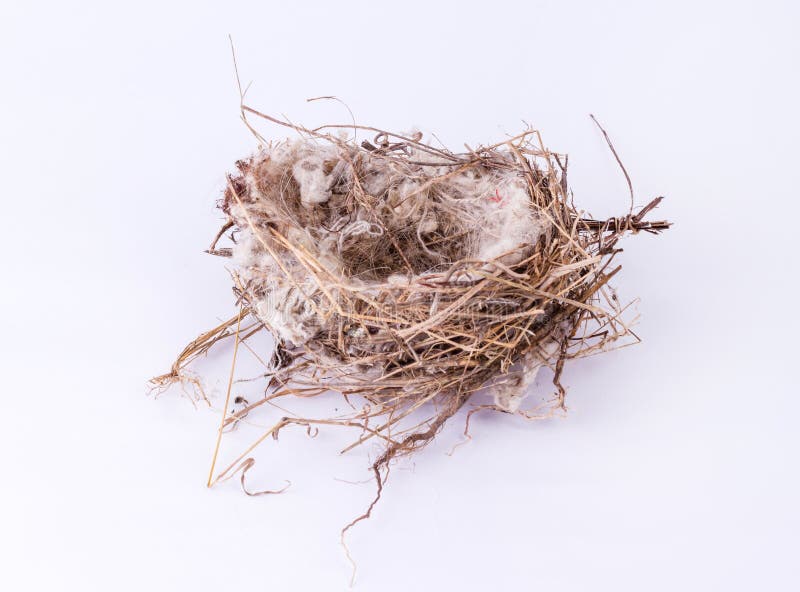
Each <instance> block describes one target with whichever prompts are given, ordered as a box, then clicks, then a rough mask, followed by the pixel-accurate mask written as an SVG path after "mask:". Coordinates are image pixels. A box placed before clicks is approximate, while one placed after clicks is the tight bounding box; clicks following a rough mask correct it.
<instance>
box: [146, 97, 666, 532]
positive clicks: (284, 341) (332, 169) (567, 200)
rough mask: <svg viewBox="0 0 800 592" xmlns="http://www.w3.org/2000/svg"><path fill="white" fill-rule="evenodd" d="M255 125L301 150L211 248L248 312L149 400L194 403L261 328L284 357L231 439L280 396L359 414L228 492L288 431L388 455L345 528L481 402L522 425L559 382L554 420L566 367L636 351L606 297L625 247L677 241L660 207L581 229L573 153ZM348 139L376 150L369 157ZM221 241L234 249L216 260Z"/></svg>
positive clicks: (238, 180)
mask: <svg viewBox="0 0 800 592" xmlns="http://www.w3.org/2000/svg"><path fill="white" fill-rule="evenodd" d="M243 112H248V113H251V114H255V115H257V116H259V117H262V118H264V119H267V120H269V121H271V122H273V123H278V124H280V125H284V126H286V127H289V128H291V129H292V130H294V131H295V132H298V136H299V137H298V139H293V140H285V141H283V142H279V143H267V142H264V143H263V144H262V146H261V149H260V150H259V151H258V152H257V153H256V154H255V155H253V156H252V157H250V158H248V159H246V160H242V161H239V162H238V163H237V168H238V173H237V174H234V175H231V176H229V178H228V184H227V188H226V190H225V194H224V197H223V199H222V200H221V203H220V207H221V209H222V211H223V212H224V213H225V214H226V216H227V222H226V223H225V225H224V226H223V227H222V229H221V230H220V232H219V233H218V235H217V236H216V237H215V239H214V241H213V243H212V245H211V247H210V249H209V252H210V253H212V254H215V255H219V256H222V257H228V258H231V260H232V262H233V264H234V271H233V272H232V276H233V281H234V292H235V294H236V297H237V303H238V304H239V305H240V312H239V313H238V314H237V315H235V316H233V317H232V318H230V319H228V320H227V321H225V322H223V323H221V324H220V325H218V326H217V327H215V328H213V329H211V330H210V331H208V332H206V333H204V334H202V335H200V336H199V337H198V338H197V339H195V340H194V341H193V342H191V343H190V344H189V345H188V346H187V347H186V348H185V349H184V351H183V352H182V353H181V354H180V355H179V356H178V358H177V360H176V361H175V363H174V364H173V366H172V368H171V371H170V372H169V373H167V374H165V375H162V376H159V377H157V378H154V379H153V384H154V385H155V386H156V387H157V388H166V387H167V386H169V385H171V384H173V383H176V382H181V383H186V382H190V383H192V384H194V386H196V387H198V388H199V387H200V383H199V381H198V379H197V378H195V377H193V376H192V375H190V374H187V372H186V367H187V366H188V365H189V364H190V363H191V362H192V361H193V360H195V359H196V358H197V357H198V356H201V355H204V354H205V353H206V352H207V351H208V350H209V349H210V348H211V347H212V346H214V345H215V344H217V343H219V342H221V341H228V342H231V341H232V342H234V344H235V347H238V344H239V343H241V342H243V341H246V340H247V339H248V338H250V337H252V335H254V334H255V333H257V332H259V331H262V330H265V329H266V330H267V331H269V332H270V333H271V334H272V335H273V336H274V338H275V343H276V346H275V349H274V351H273V354H272V358H271V362H270V368H269V372H268V374H267V375H266V378H265V380H266V385H265V394H264V398H263V399H261V400H258V401H256V402H253V403H249V404H248V405H246V406H245V407H244V408H241V409H239V410H237V411H235V412H228V405H227V403H226V409H225V411H226V413H225V415H224V418H223V423H222V427H221V431H222V429H223V428H226V427H230V426H232V425H234V424H235V423H236V422H237V421H239V420H240V419H241V418H242V417H244V416H245V415H246V414H247V413H249V412H250V411H252V410H253V409H255V408H256V407H259V406H261V405H263V404H265V403H267V402H270V401H275V400H276V399H279V398H281V397H316V396H319V395H324V394H326V393H338V394H339V395H341V396H342V397H344V399H345V400H346V401H347V402H348V404H350V409H351V410H352V412H351V413H349V414H346V415H343V416H337V417H332V418H327V419H312V418H308V419H304V418H297V417H284V418H282V419H280V421H278V422H276V423H275V425H274V426H272V427H271V428H270V429H269V430H268V431H267V432H265V433H264V434H263V435H262V437H261V438H259V440H258V441H257V442H255V443H254V444H253V445H252V446H251V447H250V448H249V449H248V450H246V451H245V452H244V453H243V454H241V455H240V456H239V458H237V459H236V460H235V461H234V462H233V463H231V464H230V465H229V466H228V467H227V468H226V469H224V470H223V471H222V472H221V473H220V474H219V475H217V477H216V479H215V481H219V480H220V479H225V478H228V477H230V476H231V475H233V474H235V473H236V472H237V471H241V479H242V484H243V486H244V474H245V473H246V472H247V470H248V469H249V468H250V467H251V466H252V464H253V460H252V458H249V457H248V455H249V454H250V452H251V451H252V450H253V449H254V448H255V447H256V446H257V445H258V444H260V443H261V442H262V441H264V440H265V439H266V438H268V437H269V436H273V437H277V435H278V432H279V431H280V430H281V429H282V428H283V427H285V426H287V425H291V424H295V425H302V426H305V427H306V428H307V429H309V430H311V429H312V426H313V427H316V426H320V425H326V426H327V425H330V426H334V425H335V426H345V427H350V428H355V429H357V430H358V431H359V433H360V435H359V437H358V438H357V440H356V441H355V442H354V443H353V444H352V445H351V446H350V447H348V448H347V449H350V448H352V447H354V446H356V445H359V444H362V443H364V442H366V441H369V440H377V441H379V442H381V443H382V453H381V454H380V456H378V457H377V459H376V460H375V461H374V463H373V464H372V471H373V473H374V475H375V478H376V480H377V484H378V495H377V497H376V498H375V501H373V503H372V504H371V505H370V507H369V509H368V510H367V512H365V514H364V515H362V516H360V517H359V518H357V519H356V520H354V521H353V522H352V523H351V524H350V525H348V527H346V528H345V530H347V528H349V527H350V526H352V524H355V523H356V522H357V521H358V520H361V519H363V518H366V517H368V516H369V515H370V512H371V510H372V507H373V506H374V504H375V502H376V501H377V500H378V498H379V497H380V493H381V489H382V486H383V478H382V472H383V471H384V469H388V466H389V463H390V461H392V459H395V458H397V457H399V456H401V455H407V454H409V453H411V452H413V451H414V450H416V449H418V448H420V447H422V446H424V445H425V444H426V443H428V442H430V440H431V439H432V438H433V437H434V436H435V435H436V434H437V433H438V432H439V430H440V429H441V428H442V426H443V425H444V424H445V422H446V421H447V420H448V419H449V418H450V417H452V416H453V415H454V414H455V413H456V412H457V411H458V410H459V409H461V408H462V407H463V406H464V405H465V404H466V403H467V401H469V399H470V398H471V397H472V396H473V395H474V394H475V393H476V392H478V391H482V392H486V393H488V394H489V395H491V396H492V397H493V401H494V402H493V404H491V405H483V406H481V407H480V408H491V409H494V410H497V411H503V412H508V413H517V414H520V415H523V416H525V414H526V412H525V411H523V410H521V409H520V403H521V402H522V400H523V398H524V396H525V394H526V391H527V390H528V387H529V386H530V385H531V384H532V383H533V379H534V378H535V376H536V373H537V372H538V370H539V369H540V368H541V367H543V366H549V367H551V368H553V370H554V384H555V386H556V393H555V396H554V398H553V400H552V407H553V408H563V407H564V397H565V390H564V388H563V386H562V385H561V374H562V370H563V367H564V364H565V362H566V361H567V360H571V359H574V358H578V357H581V356H586V355H590V354H593V353H596V352H600V351H603V350H607V349H609V348H610V347H612V345H613V344H614V342H616V341H618V340H619V339H621V338H623V337H627V336H632V337H633V338H634V339H635V336H634V335H633V334H632V333H631V331H630V329H629V328H628V326H627V325H626V323H625V321H624V320H623V318H622V313H623V311H624V309H625V307H624V306H622V305H621V304H620V303H619V302H618V300H617V298H616V295H615V294H614V292H613V290H612V289H611V288H610V287H609V285H608V282H609V280H610V279H611V278H612V277H613V276H614V275H615V274H616V273H617V272H618V271H619V269H620V267H619V266H618V265H617V266H614V265H612V262H613V261H614V258H615V255H616V254H617V253H618V252H619V251H620V249H619V248H618V241H619V239H620V238H622V237H623V236H624V235H626V234H628V233H634V234H635V233H638V232H640V231H644V232H648V233H653V234H656V233H658V232H660V231H662V230H664V229H666V228H668V227H669V223H667V222H648V221H645V216H646V215H647V214H648V213H649V212H650V211H651V210H652V209H653V208H655V207H656V206H657V205H658V203H659V202H660V201H661V198H657V199H655V200H653V201H652V202H650V203H649V204H648V205H647V206H645V207H644V208H642V209H640V210H639V211H638V212H637V213H634V212H633V208H631V211H630V212H629V213H628V214H626V215H624V216H622V217H619V218H610V219H605V220H595V219H591V218H589V217H586V216H585V215H583V214H582V213H581V212H580V211H579V210H577V209H576V208H575V207H574V205H573V203H572V199H571V196H570V195H569V192H568V188H567V170H566V164H567V160H566V157H564V156H562V155H558V154H555V153H552V152H550V151H548V150H547V149H546V148H545V147H544V146H543V144H542V142H541V138H540V136H539V134H538V132H536V131H533V130H527V131H525V132H524V133H521V134H519V135H517V136H515V137H512V138H509V139H507V140H505V141H503V142H501V143H499V144H495V145H492V146H487V147H479V148H476V149H470V150H469V151H467V152H464V153H453V152H450V151H448V150H445V149H441V148H436V147H433V146H431V145H429V144H426V143H424V142H423V141H422V137H421V134H412V135H402V134H395V133H391V132H387V131H383V130H379V129H376V128H369V127H364V126H324V127H322V128H317V129H313V130H312V129H307V128H304V127H302V126H297V125H293V124H288V123H285V122H282V121H280V120H277V119H275V118H272V117H270V116H268V115H265V114H262V113H259V112H257V111H255V110H253V109H250V108H248V107H243ZM344 128H349V129H350V130H354V131H357V132H360V133H362V134H363V133H368V134H370V136H374V137H371V139H370V140H369V141H363V142H361V143H356V142H354V141H353V140H349V139H347V138H346V137H345V136H344V135H343V134H342V129H344ZM612 150H613V147H612ZM615 155H616V153H615ZM229 231H230V232H229ZM226 233H229V236H230V239H231V241H232V245H231V246H230V247H224V248H220V247H218V246H217V245H218V242H219V241H220V239H221V238H222V237H223V236H225V235H226ZM198 392H199V396H201V397H203V398H204V397H205V395H204V394H203V393H202V389H201V388H199V391H198ZM356 400H359V401H361V402H363V405H362V406H360V407H358V406H356V405H355V404H354V401H356ZM476 409H477V408H476ZM418 410H429V411H430V413H429V416H428V417H427V418H426V419H425V421H423V422H422V423H416V424H415V425H413V426H410V427H408V426H405V425H404V424H401V422H402V421H403V420H404V419H405V418H407V417H409V416H411V415H412V414H414V413H416V412H418ZM401 426H402V427H401ZM347 449H346V450H347ZM245 491H247V490H246V489H245Z"/></svg>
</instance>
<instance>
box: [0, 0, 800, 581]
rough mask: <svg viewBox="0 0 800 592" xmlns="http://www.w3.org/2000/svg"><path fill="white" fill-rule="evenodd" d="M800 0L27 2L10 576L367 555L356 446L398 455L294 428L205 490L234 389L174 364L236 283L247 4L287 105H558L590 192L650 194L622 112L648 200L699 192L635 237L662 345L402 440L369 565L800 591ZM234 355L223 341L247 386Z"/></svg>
mask: <svg viewBox="0 0 800 592" xmlns="http://www.w3.org/2000/svg"><path fill="white" fill-rule="evenodd" d="M799 18H800V11H798V9H797V8H796V4H795V3H793V2H789V1H786V2H764V1H759V2H752V3H749V2H742V1H739V0H729V1H726V2H718V3H717V2H698V1H691V2H678V1H670V2H661V3H646V2H581V3H577V2H555V1H554V2H540V1H536V2H534V1H531V2H516V3H515V2H503V1H500V0H494V1H490V2H488V1H487V2H480V3H470V2H458V3H456V2H452V3H436V2H432V1H428V2H419V3H416V2H408V1H402V2H371V3H366V4H364V5H359V6H356V5H354V4H350V3H347V2H309V1H306V2H295V3H290V2H280V3H272V2H253V3H251V4H249V5H247V4H240V3H235V2H224V3H222V2H221V3H219V4H218V5H217V6H212V5H210V4H209V3H205V2H191V3H186V4H170V3H165V2H145V1H141V2H135V3H129V4H127V5H123V4H121V3H111V2H96V3H87V2H52V3H36V2H9V1H8V0H5V1H4V2H3V3H2V8H0V76H2V78H0V137H1V138H2V139H0V172H2V176H0V198H1V199H2V247H1V248H0V253H2V255H0V256H1V257H2V268H1V273H2V290H0V311H2V312H1V313H0V314H1V315H2V316H1V317H0V322H1V323H2V324H1V325H0V328H1V329H2V340H0V366H1V367H2V386H1V387H0V388H2V416H1V417H2V425H1V426H0V446H1V447H0V450H1V451H2V453H1V454H0V459H2V467H0V481H2V484H1V486H0V498H1V499H0V516H1V517H2V523H1V524H0V545H2V547H3V548H2V552H0V564H2V566H1V567H2V569H0V586H1V587H3V588H4V589H6V590H137V591H139V590H196V591H200V590H223V589H230V590H339V589H345V588H346V586H347V583H348V580H349V575H350V571H349V565H348V564H347V562H346V560H345V559H344V556H343V553H342V550H341V547H340V546H339V543H338V537H339V530H340V528H341V527H342V526H343V525H344V524H345V523H346V522H347V521H349V520H350V519H351V518H353V517H354V516H356V515H357V514H359V513H360V512H361V511H362V510H363V509H364V508H365V506H366V505H367V503H368V502H369V500H370V499H371V497H372V495H373V491H374V489H373V485H372V484H371V483H366V484H362V485H352V484H348V483H344V482H342V481H340V480H338V481H337V480H336V479H346V480H351V481H353V480H360V479H368V478H369V473H368V472H367V470H366V467H367V466H368V463H369V457H370V455H374V452H375V451H374V449H371V448H370V447H366V448H362V449H358V450H356V451H354V452H352V453H350V454H349V455H345V456H343V457H340V456H339V455H338V454H337V451H338V450H339V445H340V444H341V443H342V442H343V440H341V439H340V438H341V437H343V436H341V435H339V434H334V433H329V432H326V431H323V433H321V434H320V436H319V437H317V438H316V439H314V440H309V439H308V438H307V437H306V436H305V434H303V433H302V432H301V431H300V430H297V431H295V432H294V433H292V432H286V434H285V435H284V436H282V437H281V440H280V441H279V442H278V443H275V442H272V441H270V442H269V443H268V444H266V448H265V449H264V451H262V452H261V455H262V456H261V457H260V460H259V463H258V464H257V465H256V467H255V469H254V470H253V471H252V472H251V475H250V476H251V477H252V486H253V487H254V488H258V487H270V486H276V485H280V484H281V483H282V482H283V479H284V478H286V479H290V480H291V481H292V487H291V488H290V490H289V491H288V492H287V493H286V494H284V495H282V496H268V497H260V498H250V497H247V496H245V495H243V494H242V493H241V491H240V489H239V487H238V484H236V483H234V482H229V483H226V484H223V485H221V486H219V487H217V488H214V489H211V490H208V489H206V487H205V478H206V473H207V471H208V466H209V462H210V457H211V451H212V449H213V443H214V433H215V429H216V422H217V421H218V417H219V416H218V414H217V413H216V412H214V411H209V410H208V409H204V408H198V409H197V410H195V409H194V408H193V407H192V405H191V404H190V403H189V402H188V401H187V400H186V399H185V398H183V397H181V396H180V394H179V392H174V393H171V394H168V395H165V396H163V397H160V398H158V399H154V398H152V397H148V396H147V386H146V380H147V379H148V378H149V377H150V376H152V375H153V374H156V373H160V372H163V371H165V369H166V367H167V366H168V365H169V363H170V361H171V359H172V358H173V356H174V355H175V354H176V353H177V351H178V350H179V349H180V348H181V347H182V346H183V345H184V343H185V342H186V341H188V340H189V339H191V338H193V337H194V336H195V335H197V333H198V332H199V331H201V330H203V329H205V328H207V327H209V326H211V325H212V324H213V323H214V321H215V319H217V318H222V317H227V316H230V315H231V314H233V313H234V312H235V310H234V308H233V299H232V296H231V293H230V287H229V285H230V284H229V279H228V277H227V273H226V271H225V269H224V262H223V261H222V260H219V259H216V258H213V257H209V256H207V255H204V254H203V253H202V250H203V249H204V248H206V246H207V244H208V242H209V240H210V238H211V236H212V235H213V233H214V232H215V231H216V229H217V227H218V224H219V222H220V215H219V213H218V212H217V211H216V210H215V209H214V204H215V200H216V199H217V198H218V197H219V195H220V190H221V188H222V186H223V182H224V174H225V172H226V171H229V170H231V168H232V165H233V162H234V161H235V160H236V159H237V158H240V157H242V156H245V155H246V154H247V153H248V152H249V151H251V150H252V149H253V148H254V146H255V144H254V140H253V139H252V137H251V136H249V135H248V133H247V131H246V130H245V128H244V126H243V125H242V124H241V123H240V122H239V121H238V119H237V117H238V112H237V105H238V96H237V93H236V88H235V84H234V77H233V68H232V64H231V57H230V49H229V46H228V38H227V35H228V34H229V33H230V34H231V35H232V36H233V39H234V41H235V44H236V49H237V54H238V57H239V67H240V70H241V73H242V77H243V78H244V79H245V81H246V82H247V81H252V82H253V86H252V88H251V90H250V93H249V95H248V98H249V103H250V104H252V105H253V106H255V107H257V108H261V109H263V110H264V111H267V112H270V113H276V114H281V113H284V114H286V115H287V116H288V117H290V118H291V119H293V120H294V121H298V122H303V123H306V124H319V123H326V122H331V121H332V120H337V121H340V122H347V121H348V120H349V115H348V114H347V112H346V111H345V110H344V108H343V107H342V106H341V105H339V104H337V103H334V102H328V103H310V104H307V103H306V102H305V99H306V98H309V97H314V96H319V95H337V96H339V97H341V98H342V99H343V100H344V101H346V102H347V104H348V105H349V106H350V108H351V109H352V110H353V112H354V113H355V115H356V118H357V119H358V121H359V122H360V123H364V124H373V125H378V126H381V127H384V128H388V129H400V130H402V129H409V128H411V127H413V126H417V127H419V129H422V130H425V131H426V132H435V133H436V134H437V136H438V137H439V138H441V139H442V140H443V141H444V142H445V143H446V144H448V145H449V146H450V147H451V148H453V149H456V150H458V149H459V148H460V147H461V146H462V143H463V142H468V143H470V144H472V145H474V144H478V143H480V142H486V143H488V142H490V141H495V140H498V139H502V138H503V135H504V134H505V133H510V132H515V131H517V130H519V129H520V128H521V127H522V125H523V124H522V120H525V121H527V122H530V123H532V124H533V125H535V126H536V127H537V128H538V129H540V130H542V133H543V134H544V138H545V141H546V142H547V144H548V145H549V146H550V147H551V148H553V149H554V150H558V151H562V152H569V153H570V165H571V171H570V181H571V184H572V187H573V189H574V190H575V194H576V202H577V203H578V204H579V205H581V206H582V207H584V208H587V209H588V210H590V211H591V213H592V214H594V215H595V216H598V217H600V216H610V215H617V214H622V213H624V212H625V209H626V207H627V199H628V198H627V189H626V186H625V182H624V179H623V177H622V175H621V174H620V171H619V169H618V168H617V166H616V164H615V162H614V161H613V158H612V156H611V154H610V153H609V151H608V149H607V147H606V145H605V143H604V141H603V139H602V136H601V135H600V134H599V132H598V130H597V129H596V128H595V127H594V126H593V124H592V123H591V121H590V120H589V117H588V114H589V113H594V114H596V115H597V116H598V118H599V119H600V120H601V121H602V122H603V124H604V125H605V127H606V128H607V129H608V131H609V133H610V134H611V135H612V138H613V140H614V142H615V145H616V147H617V150H618V151H619V153H620V155H621V156H622V158H623V160H624V162H625V164H626V166H627V168H628V170H629V172H630V173H631V175H632V177H633V181H634V184H635V188H636V192H637V202H638V203H639V205H642V204H644V203H646V202H647V201H649V199H651V198H652V197H653V196H655V195H661V194H663V195H666V196H667V199H666V200H665V201H664V203H663V205H662V207H661V208H660V209H659V210H658V211H657V212H656V215H655V217H656V218H659V217H665V218H669V219H670V220H672V221H674V222H675V226H674V228H673V229H671V230H670V231H669V232H667V233H666V234H664V235H663V236H661V237H649V236H640V237H632V238H630V239H628V240H626V242H625V243H624V245H623V246H624V247H625V249H626V251H625V253H624V254H623V256H622V259H621V261H622V263H623V264H624V269H623V272H622V273H621V274H620V275H619V276H618V279H617V283H616V285H617V286H618V287H619V289H620V294H621V296H622V297H623V298H626V299H632V298H634V297H641V303H640V305H639V307H638V308H639V313H640V314H641V315H642V318H641V321H640V323H639V325H638V329H637V332H638V333H639V334H640V335H641V336H642V338H643V340H644V342H643V343H642V344H641V345H639V346H637V347H633V348H627V349H624V350H621V351H617V352H614V353H610V354H608V355H606V356H603V357H595V358H592V359H588V360H583V361H578V362H576V363H574V364H572V365H571V366H568V368H567V372H566V375H565V380H566V383H567V384H568V385H569V396H568V403H569V407H570V412H569V414H568V416H567V417H566V418H565V419H556V420H550V421H542V422H524V421H522V420H520V419H517V418H511V417H501V416H497V415H491V414H489V415H477V416H475V417H474V422H473V426H472V435H473V436H474V439H473V441H472V442H471V443H469V444H468V445H465V446H462V447H460V448H459V449H458V450H457V452H456V453H455V455H453V456H452V457H451V456H447V455H446V454H445V453H446V452H447V451H448V450H450V448H451V447H452V446H453V445H454V444H455V443H457V442H459V441H461V439H462V437H461V430H462V429H463V419H464V414H463V413H462V414H461V415H460V416H458V417H456V418H455V419H454V420H453V421H452V423H451V425H450V426H449V427H448V428H447V429H446V430H445V431H444V432H443V433H442V434H441V435H440V436H439V438H438V440H437V441H436V442H435V443H434V444H433V445H432V446H430V447H429V448H427V449H425V450H424V451H422V452H421V453H419V454H418V455H417V456H415V457H414V458H413V459H412V461H411V462H406V463H401V464H400V465H398V467H397V470H394V471H393V472H392V476H391V478H390V481H389V483H388V484H387V488H386V490H385V495H384V498H383V499H382V500H381V503H380V504H379V505H378V506H377V508H376V511H375V513H374V515H373V518H372V519H371V520H369V521H367V522H366V523H362V524H361V525H360V526H359V527H358V528H356V529H355V530H354V531H353V532H352V536H351V537H350V539H349V540H350V547H351V550H352V552H353V555H354V557H355V559H356V561H357V562H358V565H359V573H358V579H357V583H356V589H357V590H382V591H391V590H440V589H441V590H520V589H525V590H527V589H530V590H534V589H535V590H547V591H561V590H726V591H729V590H756V589H763V590H771V591H776V590H797V589H799V588H798V587H799V586H800V567H798V566H799V565H800V563H798V561H797V554H798V543H800V535H799V534H798V529H800V511H798V505H797V504H798V499H800V497H799V496H800V480H799V479H798V445H799V444H800V436H798V413H800V401H799V400H798V387H797V384H796V379H795V376H796V372H795V368H794V366H795V365H796V363H797V362H796V353H797V347H796V339H797V338H796V335H797V329H798V326H797V325H798V323H797V313H796V312H795V310H794V306H795V301H796V298H797V296H796V294H797V281H796V277H797V268H798V267H797V257H796V255H795V252H794V248H795V245H796V240H795V236H796V234H795V233H796V225H797V221H798V206H797V200H798V195H797V187H798V184H799V183H800V180H798V172H797V171H798V150H797V138H798V133H799V132H800V125H798V113H797V105H798V104H800V92H798V72H799V71H800V69H799V68H798V66H800V64H798V61H800V60H799V56H800V44H798V40H797V39H798V32H797V26H798V19H799ZM262 131H263V133H264V134H265V135H267V136H269V137H280V135H281V134H282V133H283V132H282V131H281V130H278V129H275V128H271V127H262ZM229 356H230V352H229V351H227V352H225V351H222V352H220V353H219V354H218V356H212V359H211V360H210V361H209V364H208V365H207V368H206V370H207V371H208V372H209V388H210V389H211V390H212V391H213V392H214V395H215V398H214V402H215V405H216V406H217V407H218V406H219V405H220V403H221V395H222V393H223V391H224V389H221V388H220V387H219V382H220V380H222V382H224V376H223V375H224V370H223V369H224V367H225V366H226V365H227V364H228V363H229V359H230V357H229ZM215 364H216V365H215ZM220 376H222V378H220ZM215 377H216V378H215ZM215 381H216V382H215ZM537 390H538V391H539V392H540V395H541V396H548V395H549V394H550V392H551V390H552V386H551V385H549V384H548V383H547V381H546V380H544V381H542V382H541V383H540V384H539V385H538V386H537ZM275 413H278V411H275ZM242 443H243V442H237V441H236V439H235V438H233V439H231V440H228V439H226V440H225V441H223V451H222V453H223V455H228V457H229V455H231V454H234V453H235V452H236V448H237V446H241V444H242ZM401 469H409V470H401Z"/></svg>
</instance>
